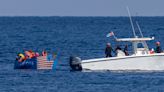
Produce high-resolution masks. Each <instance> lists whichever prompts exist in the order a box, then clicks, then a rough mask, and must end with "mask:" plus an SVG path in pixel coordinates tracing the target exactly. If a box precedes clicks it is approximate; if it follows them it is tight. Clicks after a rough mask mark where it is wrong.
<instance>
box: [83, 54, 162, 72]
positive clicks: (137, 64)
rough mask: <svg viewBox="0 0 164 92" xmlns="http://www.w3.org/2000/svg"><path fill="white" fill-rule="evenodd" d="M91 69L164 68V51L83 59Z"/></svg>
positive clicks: (84, 65) (84, 63)
mask: <svg viewBox="0 0 164 92" xmlns="http://www.w3.org/2000/svg"><path fill="white" fill-rule="evenodd" d="M81 66H82V68H83V69H84V70H85V69H87V70H88V69H89V70H164V53H160V54H149V55H142V56H122V57H111V58H100V59H90V60H82V63H81Z"/></svg>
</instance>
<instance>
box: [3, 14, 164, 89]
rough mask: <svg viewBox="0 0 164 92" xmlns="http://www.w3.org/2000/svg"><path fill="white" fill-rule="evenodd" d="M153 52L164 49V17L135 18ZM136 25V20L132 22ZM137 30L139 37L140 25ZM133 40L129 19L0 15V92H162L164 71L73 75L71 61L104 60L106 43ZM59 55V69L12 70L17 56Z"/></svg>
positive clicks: (113, 43) (79, 73) (98, 72)
mask: <svg viewBox="0 0 164 92" xmlns="http://www.w3.org/2000/svg"><path fill="white" fill-rule="evenodd" d="M133 20H134V21H138V23H139V24H140V27H141V30H142V32H143V34H144V36H146V37H152V36H154V37H155V38H156V40H154V41H150V42H148V45H149V46H150V48H153V47H155V42H156V41H161V45H162V46H164V42H163V39H164V17H133ZM134 23H135V22H134ZM135 29H136V31H137V34H138V33H139V31H138V29H137V27H136V25H135ZM111 31H113V32H114V34H115V35H116V36H117V37H118V38H122V37H133V33H132V29H131V26H130V22H129V19H128V17H0V92H56V91H58V92H163V91H164V88H163V87H164V71H92V72H91V71H86V72H71V71H70V68H69V57H70V56H71V55H77V56H79V57H81V58H82V59H89V58H99V57H104V56H105V55H104V48H105V45H106V43H107V42H111V44H112V46H113V47H115V46H116V45H117V44H121V45H122V46H123V45H125V44H128V45H129V48H130V47H131V44H129V43H117V42H115V41H114V39H113V38H112V37H110V38H106V34H107V33H109V32H111ZM44 49H46V50H47V51H48V52H49V53H53V52H57V53H59V55H60V57H59V61H58V66H57V69H56V70H53V71H52V70H14V69H13V67H14V65H13V64H14V60H15V56H16V55H17V53H18V52H23V51H25V50H33V51H38V52H41V51H42V50H44Z"/></svg>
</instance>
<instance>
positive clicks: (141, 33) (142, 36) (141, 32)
mask: <svg viewBox="0 0 164 92" xmlns="http://www.w3.org/2000/svg"><path fill="white" fill-rule="evenodd" d="M136 24H137V27H138V30H139V31H140V34H141V37H142V38H143V34H142V31H141V28H140V26H139V24H138V22H137V21H136Z"/></svg>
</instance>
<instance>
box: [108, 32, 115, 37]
mask: <svg viewBox="0 0 164 92" xmlns="http://www.w3.org/2000/svg"><path fill="white" fill-rule="evenodd" d="M111 36H114V33H113V32H110V33H108V34H107V35H106V37H111Z"/></svg>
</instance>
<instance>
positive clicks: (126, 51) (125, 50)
mask: <svg viewBox="0 0 164 92" xmlns="http://www.w3.org/2000/svg"><path fill="white" fill-rule="evenodd" d="M124 53H125V55H126V56H128V55H129V53H128V45H125V48H124Z"/></svg>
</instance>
